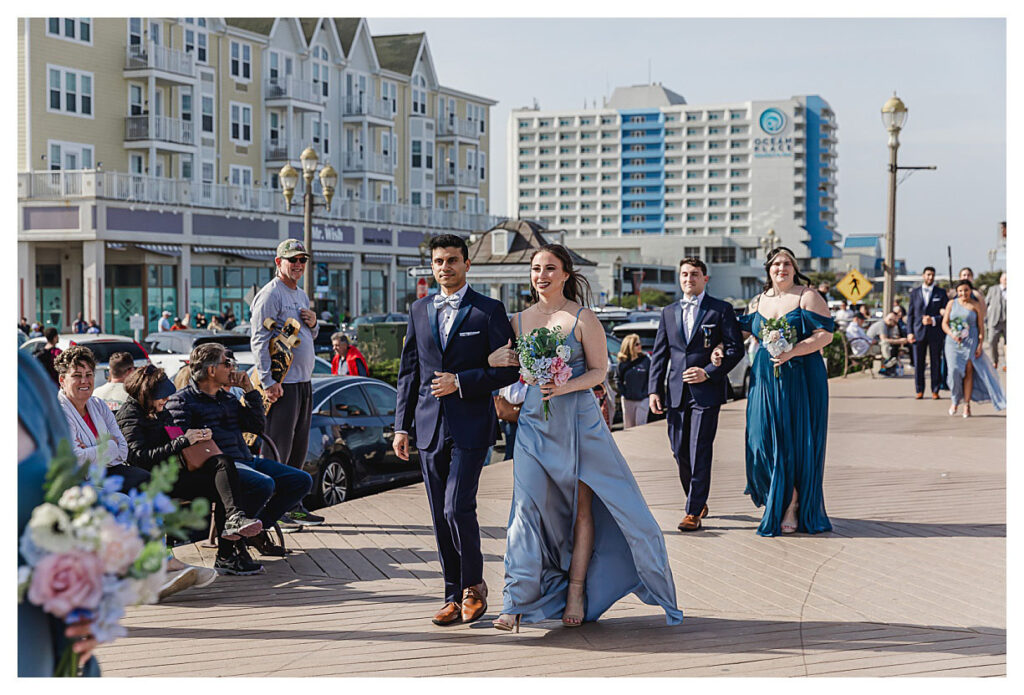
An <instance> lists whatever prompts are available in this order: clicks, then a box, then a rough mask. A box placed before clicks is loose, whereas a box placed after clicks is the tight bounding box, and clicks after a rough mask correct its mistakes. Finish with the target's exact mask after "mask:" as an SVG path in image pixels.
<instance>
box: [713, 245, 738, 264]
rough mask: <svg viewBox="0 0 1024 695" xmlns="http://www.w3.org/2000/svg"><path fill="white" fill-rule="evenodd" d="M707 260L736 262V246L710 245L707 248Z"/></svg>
mask: <svg viewBox="0 0 1024 695" xmlns="http://www.w3.org/2000/svg"><path fill="white" fill-rule="evenodd" d="M708 262H709V263H735V262H736V247H735V246H722V247H715V246H712V247H711V248H709V249H708Z"/></svg>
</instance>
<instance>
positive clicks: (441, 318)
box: [437, 282, 469, 348]
mask: <svg viewBox="0 0 1024 695" xmlns="http://www.w3.org/2000/svg"><path fill="white" fill-rule="evenodd" d="M468 290H469V283H468V282H467V283H466V284H465V285H463V286H462V289H460V290H459V291H458V292H456V293H455V295H456V296H457V297H458V298H459V307H460V308H461V307H462V302H463V301H464V300H465V299H466V292H467V291H468ZM441 296H442V297H447V296H449V295H446V294H445V293H444V292H441ZM457 313H458V309H455V308H453V307H452V306H450V305H448V304H445V305H444V306H443V307H441V310H440V311H439V312H438V318H437V323H438V326H437V327H438V330H439V332H440V334H441V347H442V348H446V347H448V334H449V333H451V330H452V324H453V323H455V315H456V314H457Z"/></svg>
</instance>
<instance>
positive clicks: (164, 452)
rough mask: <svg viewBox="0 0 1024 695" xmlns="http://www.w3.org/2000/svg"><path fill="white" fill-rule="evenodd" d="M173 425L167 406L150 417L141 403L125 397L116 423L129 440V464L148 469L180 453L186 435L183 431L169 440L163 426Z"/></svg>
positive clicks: (186, 442) (183, 446) (186, 440)
mask: <svg viewBox="0 0 1024 695" xmlns="http://www.w3.org/2000/svg"><path fill="white" fill-rule="evenodd" d="M172 425H174V420H173V419H172V418H171V414H170V413H168V412H167V409H166V408H165V409H164V410H161V411H160V412H158V413H154V417H149V416H147V415H146V413H145V411H144V410H143V409H142V405H141V404H140V403H139V402H138V401H137V400H135V399H134V398H132V397H131V396H128V400H126V401H125V402H124V405H122V406H121V407H120V408H118V410H117V426H118V427H119V428H121V434H123V435H124V438H125V440H126V441H127V442H128V463H129V465H132V466H138V467H139V468H145V469H146V470H147V471H149V470H152V469H153V466H155V465H157V464H158V463H163V462H164V461H166V460H167V459H169V458H170V457H171V456H177V455H178V454H180V453H181V450H182V449H184V448H185V447H187V446H188V439H187V438H186V437H185V435H182V436H180V437H176V438H175V439H173V440H172V439H171V437H170V435H168V434H167V430H165V429H164V428H165V427H170V426H172ZM183 429H184V428H183ZM179 458H180V457H179ZM180 463H181V461H179V464H180Z"/></svg>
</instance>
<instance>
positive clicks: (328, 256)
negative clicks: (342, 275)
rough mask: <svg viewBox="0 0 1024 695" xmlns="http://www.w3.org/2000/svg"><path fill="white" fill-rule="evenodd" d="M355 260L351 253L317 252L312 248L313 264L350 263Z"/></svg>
mask: <svg viewBox="0 0 1024 695" xmlns="http://www.w3.org/2000/svg"><path fill="white" fill-rule="evenodd" d="M355 259H356V257H355V254H353V253H341V252H340V251H319V250H317V249H316V247H313V261H314V262H315V263H351V262H352V261H354V260H355Z"/></svg>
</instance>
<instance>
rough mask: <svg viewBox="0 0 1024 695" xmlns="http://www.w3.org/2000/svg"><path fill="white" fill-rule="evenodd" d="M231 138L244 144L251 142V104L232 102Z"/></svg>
mask: <svg viewBox="0 0 1024 695" xmlns="http://www.w3.org/2000/svg"><path fill="white" fill-rule="evenodd" d="M231 140H232V141H233V142H237V143H240V144H245V145H248V144H250V143H252V106H249V105H247V104H237V103H234V102H232V104H231Z"/></svg>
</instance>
